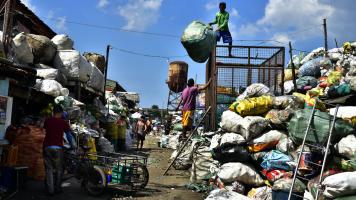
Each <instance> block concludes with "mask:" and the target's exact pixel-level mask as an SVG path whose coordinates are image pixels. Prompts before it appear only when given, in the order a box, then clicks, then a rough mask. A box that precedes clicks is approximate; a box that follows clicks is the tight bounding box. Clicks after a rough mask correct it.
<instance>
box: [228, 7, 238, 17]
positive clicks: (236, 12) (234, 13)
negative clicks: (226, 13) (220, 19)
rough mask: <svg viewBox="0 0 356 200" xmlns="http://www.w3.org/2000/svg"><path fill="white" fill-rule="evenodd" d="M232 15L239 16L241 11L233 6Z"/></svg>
mask: <svg viewBox="0 0 356 200" xmlns="http://www.w3.org/2000/svg"><path fill="white" fill-rule="evenodd" d="M230 15H231V16H232V17H238V16H239V12H238V11H237V10H236V9H235V8H232V9H231V13H230Z"/></svg>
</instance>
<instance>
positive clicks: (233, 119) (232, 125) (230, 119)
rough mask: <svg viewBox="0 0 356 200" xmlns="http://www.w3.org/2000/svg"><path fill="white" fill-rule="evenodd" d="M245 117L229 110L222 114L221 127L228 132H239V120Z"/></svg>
mask: <svg viewBox="0 0 356 200" xmlns="http://www.w3.org/2000/svg"><path fill="white" fill-rule="evenodd" d="M242 119H243V118H242V117H241V116H240V115H238V114H236V113H235V112H233V111H230V110H227V111H225V112H223V114H222V116H221V124H220V126H221V128H222V129H223V130H225V131H227V132H234V133H237V132H238V131H239V127H238V122H239V121H241V120H242Z"/></svg>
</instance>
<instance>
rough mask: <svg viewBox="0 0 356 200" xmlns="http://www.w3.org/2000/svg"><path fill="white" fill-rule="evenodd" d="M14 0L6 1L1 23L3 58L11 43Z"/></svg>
mask: <svg viewBox="0 0 356 200" xmlns="http://www.w3.org/2000/svg"><path fill="white" fill-rule="evenodd" d="M15 3H16V2H15V0H7V1H6V3H5V13H4V21H3V28H2V30H3V35H2V41H3V44H4V51H5V56H6V57H7V54H8V53H9V50H10V47H9V45H10V43H11V34H12V26H13V13H14V10H15Z"/></svg>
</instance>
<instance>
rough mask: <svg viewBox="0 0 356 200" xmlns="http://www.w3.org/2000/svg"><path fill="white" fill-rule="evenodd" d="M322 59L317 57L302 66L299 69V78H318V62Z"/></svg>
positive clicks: (319, 74)
mask: <svg viewBox="0 0 356 200" xmlns="http://www.w3.org/2000/svg"><path fill="white" fill-rule="evenodd" d="M322 59H323V58H322V57H318V58H315V59H313V60H310V61H308V62H307V63H305V64H303V65H302V66H301V67H300V69H299V74H300V76H302V77H303V76H312V77H320V76H321V73H320V62H321V61H322Z"/></svg>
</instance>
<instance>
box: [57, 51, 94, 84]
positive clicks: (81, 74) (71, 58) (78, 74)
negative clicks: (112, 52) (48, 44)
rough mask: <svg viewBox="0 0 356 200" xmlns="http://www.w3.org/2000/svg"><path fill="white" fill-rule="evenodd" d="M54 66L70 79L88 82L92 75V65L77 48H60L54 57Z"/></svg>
mask: <svg viewBox="0 0 356 200" xmlns="http://www.w3.org/2000/svg"><path fill="white" fill-rule="evenodd" d="M54 67H56V68H57V69H59V70H60V71H61V72H62V73H63V74H64V75H66V76H67V78H68V80H75V81H76V80H79V81H81V82H87V81H88V80H89V78H90V76H91V75H92V72H93V67H92V65H91V64H90V63H89V62H88V61H87V60H86V59H85V58H84V57H83V56H82V55H80V53H79V51H76V50H60V51H58V52H57V55H56V57H55V59H54Z"/></svg>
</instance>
